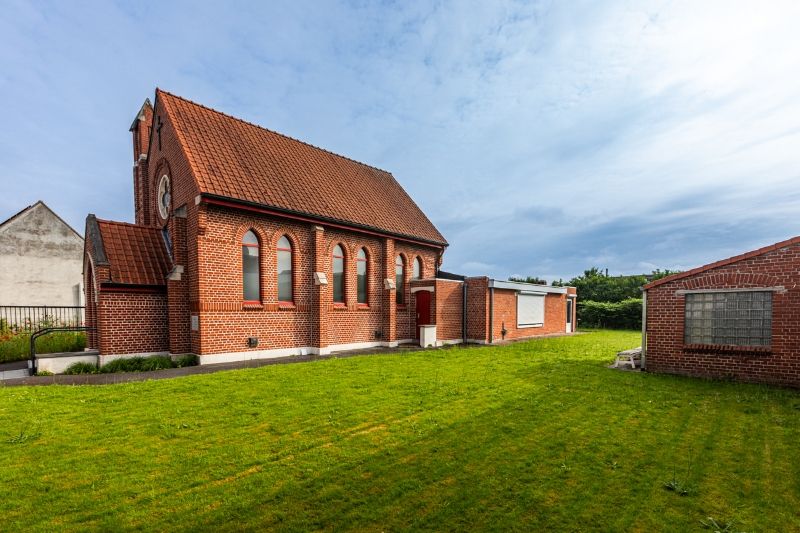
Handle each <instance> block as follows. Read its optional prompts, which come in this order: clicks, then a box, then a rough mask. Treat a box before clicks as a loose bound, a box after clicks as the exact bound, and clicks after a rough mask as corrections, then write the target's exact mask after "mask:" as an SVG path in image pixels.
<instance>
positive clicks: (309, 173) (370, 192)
mask: <svg viewBox="0 0 800 533" xmlns="http://www.w3.org/2000/svg"><path fill="white" fill-rule="evenodd" d="M159 106H163V109H164V111H165V112H166V113H167V114H168V115H169V117H170V119H171V122H172V125H173V127H174V128H175V130H176V133H177V138H178V141H179V142H180V143H181V145H182V147H183V149H184V151H185V153H186V156H187V159H188V160H189V164H190V166H191V168H192V170H193V173H194V175H195V179H196V180H197V185H198V187H199V189H200V192H201V193H202V194H206V195H210V196H216V197H221V198H229V199H233V200H239V201H242V202H246V203H252V204H257V205H260V206H264V207H270V208H276V209H277V210H280V211H283V212H289V213H295V214H304V215H310V216H311V217H314V218H317V219H319V220H321V221H329V222H339V223H343V224H345V225H348V226H351V227H360V228H365V229H373V230H377V231H379V232H382V233H385V234H389V235H394V236H397V237H407V238H412V239H416V240H420V241H423V242H427V243H431V244H436V245H439V246H442V245H445V246H446V245H447V241H445V239H444V237H443V236H442V234H441V233H439V231H438V230H437V229H436V228H435V227H434V225H433V224H432V223H431V221H430V220H428V217H426V216H425V214H424V213H423V212H422V210H421V209H420V208H419V207H418V206H417V204H416V203H414V201H413V200H412V199H411V197H410V196H408V194H407V193H406V192H405V190H403V188H402V187H401V186H400V184H399V183H397V181H396V180H395V179H394V177H393V176H392V175H391V174H390V173H389V172H386V171H385V170H380V169H377V168H374V167H371V166H368V165H365V164H363V163H359V162H357V161H353V160H352V159H348V158H346V157H343V156H340V155H336V154H334V153H331V152H328V151H327V150H323V149H321V148H317V147H316V146H312V145H310V144H306V143H304V142H301V141H298V140H296V139H293V138H291V137H287V136H285V135H281V134H279V133H276V132H274V131H271V130H268V129H265V128H262V127H260V126H256V125H254V124H251V123H249V122H245V121H243V120H240V119H237V118H234V117H231V116H229V115H226V114H224V113H221V112H219V111H215V110H213V109H210V108H208V107H205V106H202V105H200V104H196V103H194V102H191V101H189V100H186V99H184V98H181V97H178V96H175V95H172V94H170V93H167V92H164V91H162V90H159V89H157V90H156V107H157V108H158V107H159Z"/></svg>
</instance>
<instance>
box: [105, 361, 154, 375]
mask: <svg viewBox="0 0 800 533" xmlns="http://www.w3.org/2000/svg"><path fill="white" fill-rule="evenodd" d="M142 361H144V357H128V358H124V359H114V360H113V361H111V362H110V363H106V364H105V365H103V366H102V367H100V372H102V373H103V374H112V373H114V372H140V371H141V369H142Z"/></svg>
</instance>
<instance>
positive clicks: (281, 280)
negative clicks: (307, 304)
mask: <svg viewBox="0 0 800 533" xmlns="http://www.w3.org/2000/svg"><path fill="white" fill-rule="evenodd" d="M277 252H278V301H279V302H292V301H293V296H294V295H293V294H292V243H291V242H289V239H288V238H287V237H286V235H284V236H283V237H281V238H280V239H279V240H278V250H277Z"/></svg>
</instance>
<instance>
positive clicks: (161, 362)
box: [139, 355, 173, 372]
mask: <svg viewBox="0 0 800 533" xmlns="http://www.w3.org/2000/svg"><path fill="white" fill-rule="evenodd" d="M172 367H173V365H172V359H171V358H170V357H169V356H166V355H158V356H155V357H146V358H145V359H144V360H143V361H142V362H141V365H140V367H139V368H140V369H141V371H142V372H151V371H153V370H163V369H165V368H172Z"/></svg>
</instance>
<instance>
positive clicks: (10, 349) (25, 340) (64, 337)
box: [0, 330, 86, 363]
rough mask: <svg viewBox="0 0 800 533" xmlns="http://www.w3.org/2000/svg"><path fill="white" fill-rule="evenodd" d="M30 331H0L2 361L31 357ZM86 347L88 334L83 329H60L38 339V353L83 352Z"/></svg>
mask: <svg viewBox="0 0 800 533" xmlns="http://www.w3.org/2000/svg"><path fill="white" fill-rule="evenodd" d="M30 345H31V336H30V333H18V334H14V333H11V332H10V331H8V330H5V331H4V332H2V333H0V363H8V362H11V361H24V360H25V359H27V358H28V357H30ZM85 348H86V334H85V333H83V332H82V331H60V332H54V333H50V334H47V335H43V336H41V337H39V338H38V339H36V353H37V354H45V353H57V352H82V351H83V350H84V349H85Z"/></svg>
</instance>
